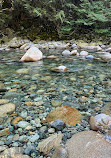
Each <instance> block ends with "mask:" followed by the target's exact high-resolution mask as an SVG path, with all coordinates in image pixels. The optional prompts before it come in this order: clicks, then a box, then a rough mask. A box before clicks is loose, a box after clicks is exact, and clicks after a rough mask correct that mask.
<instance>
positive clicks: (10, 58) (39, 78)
mask: <svg viewBox="0 0 111 158" xmlns="http://www.w3.org/2000/svg"><path fill="white" fill-rule="evenodd" d="M61 52H62V51H61V50H47V51H46V50H44V51H43V54H44V55H45V56H48V55H57V56H58V58H56V59H43V60H41V61H38V62H28V63H21V62H19V59H20V58H21V57H22V55H23V54H24V53H25V52H20V51H10V52H0V80H1V81H0V83H3V84H4V87H5V92H4V91H2V90H1V92H0V98H5V99H9V100H10V101H11V102H14V103H15V104H16V105H17V107H18V106H19V108H20V107H21V108H22V107H24V104H25V102H26V101H29V102H33V101H40V100H42V101H43V102H44V104H43V106H44V109H45V107H46V109H47V108H48V110H49V111H50V110H51V109H52V106H51V103H50V101H51V100H52V99H54V100H57V101H60V102H62V104H63V105H67V106H72V107H75V108H77V109H78V110H80V111H81V112H84V111H85V112H90V113H91V114H93V113H100V112H101V109H102V107H103V106H104V105H105V104H106V103H107V102H109V101H111V98H110V94H111V86H110V84H109V85H108V86H105V85H103V84H102V83H101V82H102V81H108V82H109V83H110V82H111V77H110V76H111V69H110V66H111V65H110V63H108V64H106V63H102V62H97V61H90V60H85V59H80V58H76V57H63V56H62V55H61ZM59 65H64V66H66V67H67V68H68V69H69V71H68V72H66V73H56V72H51V68H52V67H57V66H59ZM23 68H26V69H28V72H27V73H26V74H18V73H17V72H16V71H17V70H18V69H23ZM101 75H102V76H104V77H103V78H102V76H101ZM41 90H42V92H40V91H41ZM38 91H39V92H38ZM84 97H85V99H84ZM81 98H82V99H81ZM100 101H101V102H100ZM96 107H98V108H99V110H95V108H96Z"/></svg>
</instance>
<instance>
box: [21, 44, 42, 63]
mask: <svg viewBox="0 0 111 158" xmlns="http://www.w3.org/2000/svg"><path fill="white" fill-rule="evenodd" d="M42 58H43V54H42V52H41V51H40V50H39V49H38V48H37V47H31V48H30V49H28V50H27V52H26V53H25V54H24V56H23V57H22V58H21V59H20V61H23V62H33V61H38V60H41V59H42Z"/></svg>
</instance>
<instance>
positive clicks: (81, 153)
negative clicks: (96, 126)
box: [66, 131, 111, 158]
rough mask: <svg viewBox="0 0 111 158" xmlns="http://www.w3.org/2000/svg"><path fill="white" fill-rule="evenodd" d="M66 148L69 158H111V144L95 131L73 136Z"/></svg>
mask: <svg viewBox="0 0 111 158" xmlns="http://www.w3.org/2000/svg"><path fill="white" fill-rule="evenodd" d="M66 146H67V150H68V153H69V158H111V144H110V143H109V142H107V141H106V140H105V139H104V138H103V137H101V136H100V135H99V134H98V133H97V132H94V131H84V132H79V133H77V134H75V135H73V136H72V138H71V139H70V140H68V141H67V143H66Z"/></svg>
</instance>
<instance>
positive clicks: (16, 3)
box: [0, 0, 111, 38]
mask: <svg viewBox="0 0 111 158" xmlns="http://www.w3.org/2000/svg"><path fill="white" fill-rule="evenodd" d="M9 4H10V5H9ZM1 6H2V11H1V12H0V17H1V20H0V23H1V24H2V25H1V26H3V25H5V24H6V21H7V22H8V25H9V27H13V28H17V29H20V28H21V27H22V26H23V27H24V28H25V29H28V28H30V27H32V25H33V26H34V27H37V26H38V27H39V28H40V29H41V30H43V31H46V32H47V31H48V28H49V29H50V30H51V31H52V30H55V31H56V33H57V34H58V37H59V38H63V37H67V38H72V37H76V36H78V34H79V36H80V35H82V34H83V35H86V36H88V35H90V37H92V36H93V35H95V34H96V35H99V36H111V9H110V8H111V2H110V0H104V1H103V0H2V5H1ZM10 8H11V9H12V11H11V12H10V14H7V12H6V9H10ZM15 26H16V27H15Z"/></svg>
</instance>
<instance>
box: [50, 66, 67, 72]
mask: <svg viewBox="0 0 111 158" xmlns="http://www.w3.org/2000/svg"><path fill="white" fill-rule="evenodd" d="M51 71H54V72H67V71H68V68H67V67H66V66H58V67H54V68H51Z"/></svg>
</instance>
